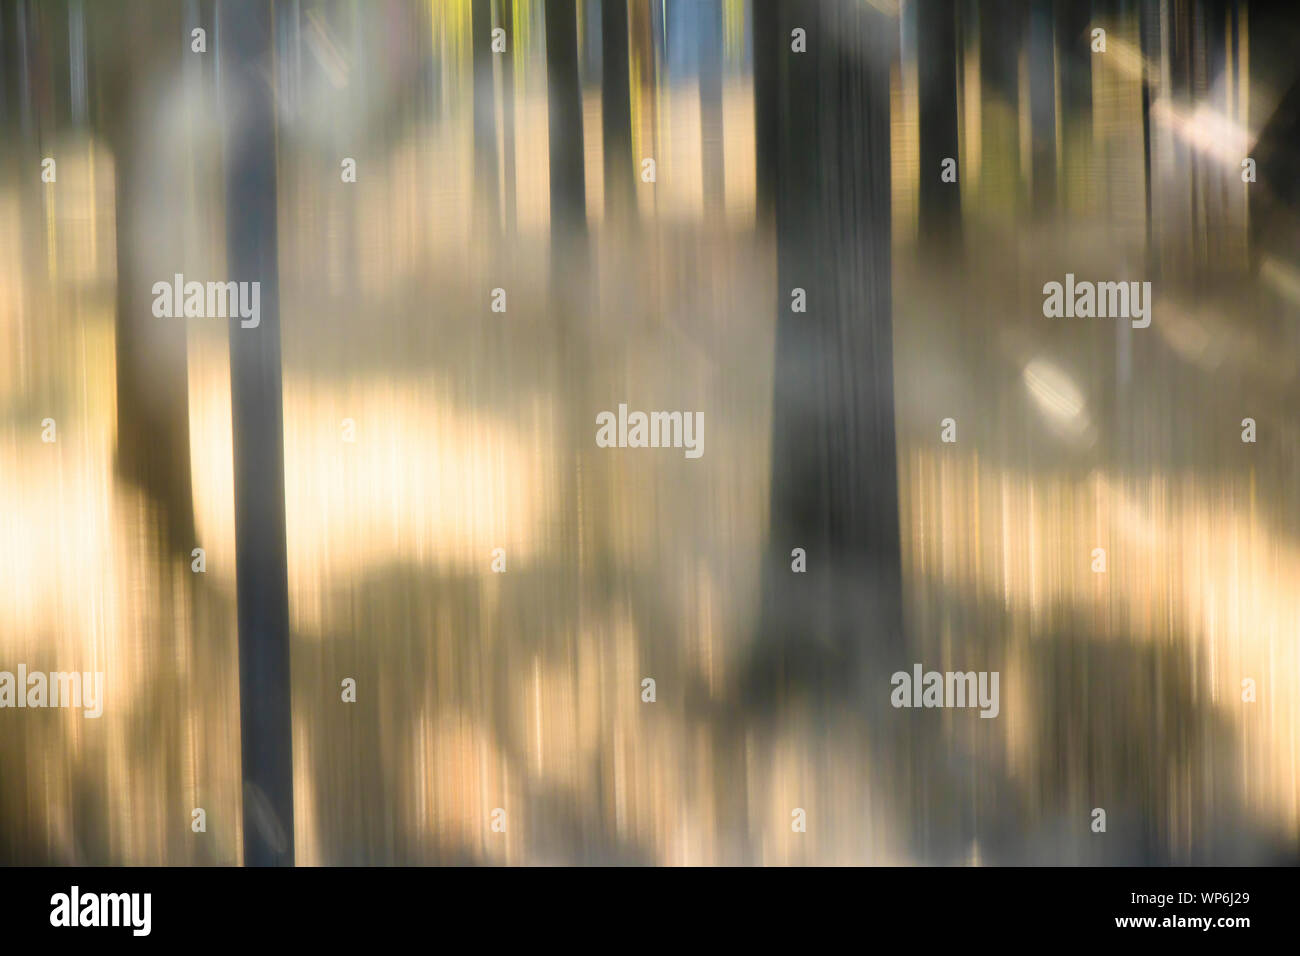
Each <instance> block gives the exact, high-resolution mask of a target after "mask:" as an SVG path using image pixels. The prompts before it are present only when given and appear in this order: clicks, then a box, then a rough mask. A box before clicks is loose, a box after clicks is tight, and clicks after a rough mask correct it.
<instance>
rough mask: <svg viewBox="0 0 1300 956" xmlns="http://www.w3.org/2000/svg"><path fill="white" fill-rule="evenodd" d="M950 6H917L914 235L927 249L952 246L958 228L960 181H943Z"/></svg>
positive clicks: (951, 96)
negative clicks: (917, 126) (917, 147)
mask: <svg viewBox="0 0 1300 956" xmlns="http://www.w3.org/2000/svg"><path fill="white" fill-rule="evenodd" d="M955 15H956V14H955V9H954V5H953V3H952V0H918V3H917V7H916V18H917V19H916V36H917V41H916V47H917V85H918V90H917V93H918V98H919V100H920V130H919V133H920V163H921V170H920V174H921V175H920V180H919V184H918V185H919V190H918V191H919V196H918V204H919V208H918V219H919V222H918V234H919V237H920V239H921V241H922V242H923V243H925V244H926V245H927V246H930V247H934V246H940V247H948V246H951V245H954V244H956V242H957V241H958V239H959V234H958V230H959V229H960V228H961V175H960V170H959V171H958V176H957V181H956V182H951V183H946V182H944V181H943V179H942V178H941V175H940V174H941V171H942V164H943V161H944V160H945V159H952V160H957V159H958V155H957V33H956V23H955Z"/></svg>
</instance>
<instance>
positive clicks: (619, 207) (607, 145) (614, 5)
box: [600, 0, 636, 224]
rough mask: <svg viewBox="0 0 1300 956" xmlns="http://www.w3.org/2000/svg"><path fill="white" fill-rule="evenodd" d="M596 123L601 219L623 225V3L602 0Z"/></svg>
mask: <svg viewBox="0 0 1300 956" xmlns="http://www.w3.org/2000/svg"><path fill="white" fill-rule="evenodd" d="M601 36H602V40H601V42H602V48H601V64H602V67H601V68H602V70H603V74H604V75H603V78H602V79H603V83H604V88H603V89H602V91H601V100H600V121H601V132H602V134H603V136H602V138H603V141H604V150H605V216H606V217H607V218H608V219H609V220H610V222H611V224H618V223H626V222H628V221H630V220H631V219H632V218H633V216H634V214H635V212H636V178H635V172H634V165H633V160H632V97H631V85H630V80H629V74H628V39H627V0H605V3H604V5H603V6H602V7H601Z"/></svg>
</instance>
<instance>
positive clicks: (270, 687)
mask: <svg viewBox="0 0 1300 956" xmlns="http://www.w3.org/2000/svg"><path fill="white" fill-rule="evenodd" d="M220 40H221V47H222V48H221V50H219V51H218V55H220V56H221V57H222V70H223V74H224V76H225V82H226V88H225V91H224V95H225V97H226V100H225V101H226V103H227V104H231V105H235V104H237V105H238V110H232V111H231V112H229V113H228V115H227V116H226V117H225V122H226V124H227V129H226V135H227V140H226V169H227V179H226V230H227V244H228V252H227V258H228V263H229V266H228V268H229V278H230V279H231V280H232V281H249V282H252V281H257V282H260V283H261V321H260V324H259V325H258V326H257V327H256V328H243V327H241V325H240V321H239V320H238V319H232V320H231V324H230V379H231V382H230V385H231V402H232V415H231V424H232V430H233V434H234V473H235V552H236V562H237V568H238V570H237V586H238V592H239V609H238V616H239V702H240V730H241V736H242V754H243V773H244V863H245V864H246V865H248V866H292V865H293V859H294V844H293V753H292V745H291V740H292V738H291V711H290V706H289V689H290V673H289V596H288V570H287V563H286V561H287V546H286V540H285V514H284V495H285V487H284V409H283V393H282V387H281V366H280V309H279V273H278V268H277V258H276V254H277V234H276V229H277V227H276V168H275V106H274V102H273V91H272V89H271V87H270V86H269V85H268V83H267V81H266V79H265V75H264V74H265V73H267V72H269V67H270V62H271V5H270V4H260V3H259V4H252V3H249V4H232V3H228V4H225V5H223V7H222V9H221V34H220Z"/></svg>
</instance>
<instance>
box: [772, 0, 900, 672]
mask: <svg viewBox="0 0 1300 956" xmlns="http://www.w3.org/2000/svg"><path fill="white" fill-rule="evenodd" d="M760 7H762V8H766V9H760V11H759V13H760V14H761V17H760V19H759V25H760V26H761V27H762V32H760V31H759V30H758V29H756V32H755V49H756V51H757V52H758V57H759V62H758V63H757V64H756V69H757V71H758V72H759V74H760V75H763V74H766V75H767V77H768V79H767V81H765V82H763V83H761V84H760V92H761V94H762V95H763V96H770V97H772V98H771V99H770V100H764V99H760V102H759V104H758V109H759V115H760V116H762V115H763V114H764V113H765V112H770V113H773V114H775V115H776V116H777V121H776V122H775V124H774V125H775V129H769V130H768V131H767V133H766V134H765V135H763V136H762V137H761V139H760V142H761V143H763V144H764V145H765V146H766V147H767V148H770V149H773V150H774V153H775V156H774V157H771V156H760V169H762V168H764V167H765V166H766V167H767V169H768V172H767V174H766V175H767V176H768V177H770V178H771V179H770V183H771V186H772V187H773V190H774V197H775V202H774V208H775V214H776V235H777V273H778V303H777V333H776V368H775V379H774V408H773V438H772V462H773V464H772V505H771V508H772V511H771V538H772V552H773V558H772V562H771V564H770V565H769V569H768V580H767V582H766V588H765V591H766V594H767V603H766V610H765V629H764V630H765V637H766V639H767V644H768V649H769V650H768V653H775V655H776V659H775V660H769V661H767V662H766V663H765V664H763V665H762V668H763V670H765V671H766V673H762V672H760V673H759V674H757V675H755V679H756V682H757V685H758V686H761V685H762V684H763V683H768V688H769V692H771V691H772V690H775V691H776V692H777V693H786V692H795V691H796V690H797V685H798V684H800V683H801V682H804V681H806V682H808V684H809V685H810V686H816V687H818V688H820V689H833V688H836V687H840V688H844V687H846V682H848V681H852V680H857V679H859V678H860V677H861V672H862V669H863V668H864V667H871V666H872V664H871V662H872V661H875V660H880V659H887V660H888V662H889V663H890V664H894V663H897V656H896V655H897V654H899V653H901V649H902V643H901V636H902V635H901V598H900V587H901V581H900V559H899V530H898V528H899V526H898V484H897V461H896V451H895V439H894V391H893V355H892V345H891V341H892V329H891V313H890V155H889V122H890V110H889V63H890V59H891V56H892V45H893V43H894V40H893V37H894V36H895V35H896V34H897V26H896V24H895V23H894V22H893V21H891V20H888V19H886V18H884V17H882V16H880V15H879V14H878V13H876V12H875V11H873V10H872V9H871V8H869V7H868V6H867V5H865V4H859V3H855V2H850V0H827V2H825V3H818V4H816V5H802V4H795V3H787V2H781V3H776V4H766V3H764V4H760ZM795 27H802V28H803V29H805V30H806V31H807V52H806V53H793V52H791V50H790V32H791V30H792V29H794V28H795ZM768 30H774V32H775V34H776V36H775V40H774V39H773V38H772V36H771V35H770V34H768V33H767V32H766V31H768ZM773 56H775V57H776V58H777V62H776V63H773V62H771V61H770V60H768V59H767V58H769V57H773ZM773 77H775V78H777V79H776V81H775V82H772V78H773ZM795 288H802V289H804V290H805V291H806V294H807V312H806V313H795V312H792V311H791V290H793V289H795ZM793 548H803V549H805V551H806V552H807V559H808V571H807V572H806V573H803V574H799V573H793V572H792V571H791V557H790V552H791V550H792V549H793ZM881 680H883V681H884V682H885V685H887V678H881ZM771 682H775V687H773V686H772V683H771Z"/></svg>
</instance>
